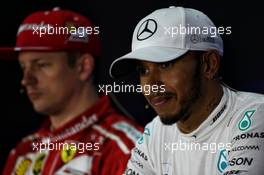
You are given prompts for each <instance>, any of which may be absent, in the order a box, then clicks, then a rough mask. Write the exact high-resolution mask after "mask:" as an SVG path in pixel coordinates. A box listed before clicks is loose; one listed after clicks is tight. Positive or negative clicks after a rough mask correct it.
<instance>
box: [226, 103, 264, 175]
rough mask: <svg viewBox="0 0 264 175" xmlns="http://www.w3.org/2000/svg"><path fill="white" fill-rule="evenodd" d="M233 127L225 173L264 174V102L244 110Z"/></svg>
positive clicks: (240, 174)
mask: <svg viewBox="0 0 264 175" xmlns="http://www.w3.org/2000/svg"><path fill="white" fill-rule="evenodd" d="M239 115H240V116H239V117H238V118H237V119H236V121H234V122H233V126H232V127H231V128H232V129H231V137H230V138H231V141H230V143H231V149H230V150H228V167H227V168H226V169H225V171H224V172H223V175H229V174H239V175H260V174H264V166H263V161H264V104H261V105H255V106H252V107H250V108H248V109H246V110H244V111H242V113H241V114H239Z"/></svg>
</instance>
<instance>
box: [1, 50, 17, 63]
mask: <svg viewBox="0 0 264 175" xmlns="http://www.w3.org/2000/svg"><path fill="white" fill-rule="evenodd" d="M17 54H18V52H17V50H16V48H15V47H4V48H0V60H6V61H12V60H17Z"/></svg>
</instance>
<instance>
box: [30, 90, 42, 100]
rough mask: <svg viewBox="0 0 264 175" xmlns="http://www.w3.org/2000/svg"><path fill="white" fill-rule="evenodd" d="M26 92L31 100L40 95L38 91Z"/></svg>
mask: <svg viewBox="0 0 264 175" xmlns="http://www.w3.org/2000/svg"><path fill="white" fill-rule="evenodd" d="M27 94H28V97H29V98H30V99H31V100H36V99H38V98H39V97H40V96H41V93H40V92H28V93H27Z"/></svg>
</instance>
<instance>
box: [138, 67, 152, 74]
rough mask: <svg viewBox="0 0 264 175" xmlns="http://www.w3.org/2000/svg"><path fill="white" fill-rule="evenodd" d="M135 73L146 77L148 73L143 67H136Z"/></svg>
mask: <svg viewBox="0 0 264 175" xmlns="http://www.w3.org/2000/svg"><path fill="white" fill-rule="evenodd" d="M137 72H138V73H139V75H146V74H147V73H148V72H149V71H148V69H146V68H145V67H142V66H138V67H137Z"/></svg>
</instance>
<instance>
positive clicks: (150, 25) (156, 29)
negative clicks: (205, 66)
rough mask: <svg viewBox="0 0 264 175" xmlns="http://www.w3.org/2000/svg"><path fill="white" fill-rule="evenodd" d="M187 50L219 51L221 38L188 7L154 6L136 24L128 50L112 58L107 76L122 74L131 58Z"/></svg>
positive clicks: (155, 58) (167, 56) (166, 57)
mask: <svg viewBox="0 0 264 175" xmlns="http://www.w3.org/2000/svg"><path fill="white" fill-rule="evenodd" d="M188 50H197V51H207V50H217V51H218V52H219V54H220V55H221V56H222V55H223V41H222V39H221V37H220V35H219V34H218V33H217V28H216V27H215V25H214V24H213V22H212V21H211V20H210V19H209V18H208V16H206V15H205V14H204V13H202V12H200V11H198V10H195V9H191V8H183V7H174V6H171V7H169V8H163V9H158V10H156V11H154V12H152V13H151V14H149V15H148V16H146V17H145V18H143V19H142V20H141V21H140V22H139V23H138V24H137V26H136V28H135V30H134V33H133V39H132V52H130V53H128V54H126V55H124V56H122V57H120V58H118V59H116V60H115V61H114V62H113V63H112V64H111V66H110V70H109V73H110V76H111V77H117V76H120V75H124V74H126V73H128V72H129V71H131V70H132V69H133V63H134V60H142V61H150V62H157V63H159V62H167V61H171V60H174V59H176V58H179V57H180V56H182V55H183V54H185V53H186V52H187V51H188ZM132 60H133V61H132ZM131 61H132V62H131Z"/></svg>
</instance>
